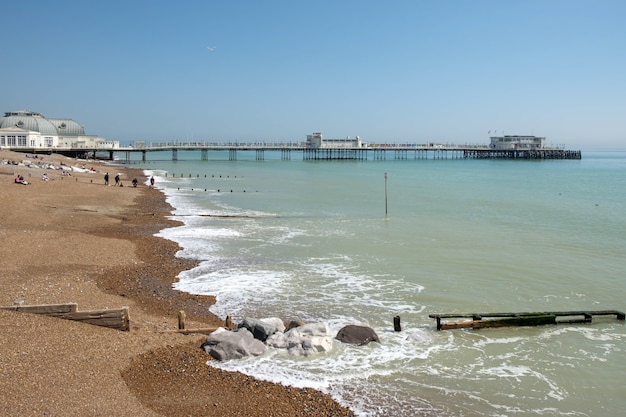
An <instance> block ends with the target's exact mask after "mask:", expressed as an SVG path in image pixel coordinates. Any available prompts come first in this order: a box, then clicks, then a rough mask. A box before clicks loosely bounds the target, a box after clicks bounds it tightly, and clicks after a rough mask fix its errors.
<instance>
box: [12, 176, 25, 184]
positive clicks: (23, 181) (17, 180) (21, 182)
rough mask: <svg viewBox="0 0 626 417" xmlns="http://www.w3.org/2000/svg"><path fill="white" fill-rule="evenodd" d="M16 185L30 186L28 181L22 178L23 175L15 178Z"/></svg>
mask: <svg viewBox="0 0 626 417" xmlns="http://www.w3.org/2000/svg"><path fill="white" fill-rule="evenodd" d="M15 183H16V184H24V185H28V181H26V180H25V179H24V177H22V176H21V175H18V176H17V177H15Z"/></svg>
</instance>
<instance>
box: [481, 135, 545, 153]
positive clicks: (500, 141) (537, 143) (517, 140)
mask: <svg viewBox="0 0 626 417" xmlns="http://www.w3.org/2000/svg"><path fill="white" fill-rule="evenodd" d="M490 139H491V143H490V144H489V147H490V148H491V149H496V150H538V149H545V148H546V138H543V137H538V136H515V135H511V136H492V137H491V138H490Z"/></svg>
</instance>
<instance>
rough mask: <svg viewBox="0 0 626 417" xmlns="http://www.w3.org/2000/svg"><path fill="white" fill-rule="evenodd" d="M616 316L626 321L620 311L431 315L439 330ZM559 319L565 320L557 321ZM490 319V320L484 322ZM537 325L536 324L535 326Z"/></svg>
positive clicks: (585, 320)
mask: <svg viewBox="0 0 626 417" xmlns="http://www.w3.org/2000/svg"><path fill="white" fill-rule="evenodd" d="M608 315H615V317H616V318H617V319H618V320H625V319H626V315H625V314H624V313H623V312H621V311H618V310H595V311H546V312H523V313H458V314H429V315H428V316H429V317H430V318H433V319H436V320H437V330H449V329H466V328H473V329H478V328H483V327H504V326H538V325H543V324H558V323H591V321H592V320H593V316H608ZM557 317H565V319H559V320H557ZM450 318H465V319H468V318H471V320H463V321H449V322H443V321H442V319H450ZM483 318H489V319H490V320H483ZM533 323H536V324H533Z"/></svg>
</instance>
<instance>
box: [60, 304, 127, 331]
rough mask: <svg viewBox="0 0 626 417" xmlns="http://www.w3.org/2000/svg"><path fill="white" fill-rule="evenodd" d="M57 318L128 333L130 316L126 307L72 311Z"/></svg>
mask: <svg viewBox="0 0 626 417" xmlns="http://www.w3.org/2000/svg"><path fill="white" fill-rule="evenodd" d="M57 317H60V318H63V319H68V320H75V321H82V322H84V323H89V324H93V325H95V326H102V327H110V328H112V329H117V330H123V331H126V332H127V331H130V316H129V314H128V307H122V308H118V309H109V310H89V311H73V312H70V313H66V314H60V315H57Z"/></svg>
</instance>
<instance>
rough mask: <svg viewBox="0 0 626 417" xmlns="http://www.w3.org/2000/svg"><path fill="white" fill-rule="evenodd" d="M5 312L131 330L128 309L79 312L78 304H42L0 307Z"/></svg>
mask: <svg viewBox="0 0 626 417" xmlns="http://www.w3.org/2000/svg"><path fill="white" fill-rule="evenodd" d="M0 309H3V310H13V311H20V312H23V313H31V314H43V315H46V316H52V317H59V318H62V319H67V320H75V321H82V322H84V323H88V324H93V325H95V326H103V327H109V328H112V329H118V330H123V331H129V330H130V316H129V314H128V307H122V308H118V309H107V310H91V311H77V310H78V305H77V304H76V303H67V304H41V305H14V306H6V307H0Z"/></svg>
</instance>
